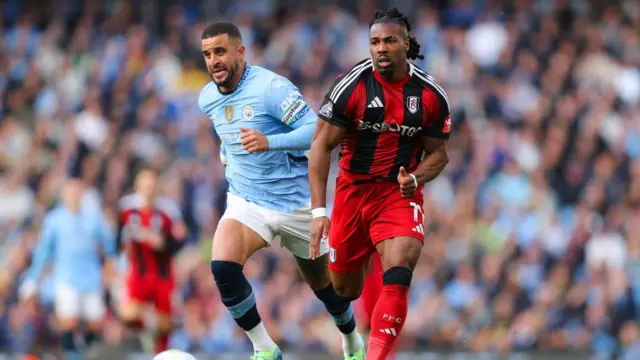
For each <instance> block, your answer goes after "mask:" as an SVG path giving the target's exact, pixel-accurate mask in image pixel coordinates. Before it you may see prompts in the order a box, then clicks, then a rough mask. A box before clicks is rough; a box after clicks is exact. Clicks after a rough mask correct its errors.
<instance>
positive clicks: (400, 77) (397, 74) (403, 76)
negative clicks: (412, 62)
mask: <svg viewBox="0 0 640 360" xmlns="http://www.w3.org/2000/svg"><path fill="white" fill-rule="evenodd" d="M376 73H377V75H378V76H379V77H380V78H381V79H382V80H384V81H385V82H388V83H392V84H393V83H403V82H404V81H406V80H407V78H408V77H409V63H408V62H405V64H404V66H402V65H400V66H399V67H398V70H396V71H394V72H393V73H391V74H388V75H382V74H381V73H379V72H377V71H376Z"/></svg>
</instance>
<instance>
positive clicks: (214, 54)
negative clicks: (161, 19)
mask: <svg viewBox="0 0 640 360" xmlns="http://www.w3.org/2000/svg"><path fill="white" fill-rule="evenodd" d="M202 53H203V55H204V59H205V62H206V65H207V69H208V71H209V73H210V74H211V78H212V80H213V81H212V82H211V83H209V84H208V85H207V86H206V87H205V88H204V89H203V90H202V92H201V94H200V98H199V104H200V107H201V108H202V111H204V112H205V113H206V114H207V116H209V118H210V119H211V120H212V121H213V124H214V126H215V129H216V132H217V134H218V136H219V137H220V139H221V140H222V144H223V151H224V154H225V155H224V156H223V162H225V163H226V165H227V166H226V177H227V180H228V182H229V194H228V198H227V209H226V211H225V213H224V215H223V217H222V219H221V220H220V224H219V225H218V228H217V230H216V233H215V235H214V239H213V246H212V261H211V272H212V273H213V276H214V278H215V281H216V284H217V286H218V289H219V290H220V295H221V298H222V302H223V303H224V305H225V306H226V307H227V308H228V310H229V311H230V312H231V314H232V315H233V317H234V318H235V320H236V323H237V324H238V326H240V327H241V328H242V329H243V330H244V331H245V332H246V333H247V335H248V337H249V339H250V340H251V342H252V343H253V347H254V356H253V357H252V359H255V360H276V359H281V358H282V354H281V352H280V349H279V348H278V346H277V345H276V344H275V343H274V341H273V340H272V339H271V337H270V336H269V334H268V333H267V331H266V329H265V327H264V325H263V323H262V321H261V319H260V315H259V314H258V310H257V308H256V300H255V296H254V294H253V291H252V289H251V285H250V284H249V282H248V281H247V279H246V278H245V276H244V274H243V272H242V270H243V266H244V263H245V262H246V260H247V258H249V256H251V255H252V254H253V253H254V252H256V251H258V250H259V249H261V248H263V247H265V246H268V245H269V244H270V243H271V242H272V240H273V239H274V238H275V237H276V236H278V235H279V236H280V239H281V244H282V246H283V247H286V248H287V249H288V250H289V251H291V252H292V253H293V255H294V256H295V258H296V261H297V263H298V267H299V269H300V273H301V274H302V277H303V278H304V280H305V281H306V282H307V283H308V284H309V286H310V287H311V288H312V289H313V291H314V293H315V294H316V296H317V297H318V298H319V299H320V300H321V301H322V302H323V303H324V305H325V307H326V308H327V310H328V311H329V313H330V314H331V315H332V317H333V319H334V322H335V323H336V325H337V326H338V328H339V329H340V332H341V333H342V338H343V341H342V347H343V350H344V355H345V359H354V360H355V359H364V345H363V341H362V338H361V337H360V335H359V334H358V333H357V331H356V326H355V320H354V317H353V310H352V307H351V304H350V302H349V301H348V300H345V299H344V298H342V297H340V296H338V295H337V294H336V292H335V290H334V288H333V286H332V285H331V281H330V277H329V271H328V269H327V258H326V256H324V255H325V254H326V253H327V252H328V247H327V244H326V243H324V244H320V245H319V250H318V253H319V257H318V258H317V259H315V260H310V259H309V237H310V230H311V218H312V217H311V207H310V200H309V197H310V194H309V180H308V170H307V165H308V160H307V158H306V156H305V154H304V150H307V149H309V146H310V144H311V137H312V135H313V131H314V128H315V124H316V117H315V114H314V112H313V111H312V110H311V109H310V107H309V106H308V105H307V104H306V103H305V101H304V99H303V98H302V95H301V94H300V92H299V90H298V89H297V88H296V87H295V86H294V85H293V84H292V83H291V82H290V81H289V80H287V79H285V78H283V77H282V76H279V75H277V74H275V73H273V72H271V71H269V70H266V69H264V68H261V67H259V66H250V65H248V64H247V63H246V62H245V60H244V54H245V47H244V46H243V44H242V38H241V35H240V32H239V30H238V28H237V27H236V26H235V25H233V24H231V23H216V24H212V25H211V26H209V27H208V28H207V29H205V30H204V32H203V34H202Z"/></svg>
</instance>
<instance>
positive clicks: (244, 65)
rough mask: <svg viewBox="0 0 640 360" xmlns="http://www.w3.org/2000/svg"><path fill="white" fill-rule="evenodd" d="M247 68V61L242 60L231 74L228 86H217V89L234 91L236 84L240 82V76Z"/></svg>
mask: <svg viewBox="0 0 640 360" xmlns="http://www.w3.org/2000/svg"><path fill="white" fill-rule="evenodd" d="M246 68H247V63H246V62H242V63H240V66H239V67H238V71H237V72H236V73H235V74H233V79H232V81H231V83H230V84H229V86H225V87H222V86H220V87H218V89H219V90H220V92H222V93H230V92H232V91H234V90H235V89H236V88H237V87H238V84H240V80H242V76H244V71H245V69H246Z"/></svg>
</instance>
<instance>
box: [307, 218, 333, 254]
mask: <svg viewBox="0 0 640 360" xmlns="http://www.w3.org/2000/svg"><path fill="white" fill-rule="evenodd" d="M330 226H331V222H330V221H329V218H328V217H326V216H323V217H319V218H315V219H313V223H312V224H311V240H310V242H309V258H310V259H311V260H315V259H317V258H318V257H320V243H321V242H322V240H324V239H326V238H327V237H329V227H330Z"/></svg>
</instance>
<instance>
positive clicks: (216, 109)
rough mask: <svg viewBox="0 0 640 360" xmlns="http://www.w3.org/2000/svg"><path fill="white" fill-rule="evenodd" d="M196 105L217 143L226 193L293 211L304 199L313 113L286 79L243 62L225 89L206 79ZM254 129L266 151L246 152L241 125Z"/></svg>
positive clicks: (306, 196) (308, 196)
mask: <svg viewBox="0 0 640 360" xmlns="http://www.w3.org/2000/svg"><path fill="white" fill-rule="evenodd" d="M198 103H199V105H200V108H201V109H202V111H203V112H204V113H205V114H207V116H208V117H209V118H210V119H211V120H212V121H213V125H214V126H215V129H216V132H217V134H218V136H219V137H220V139H221V141H222V149H221V156H223V158H224V160H223V161H226V163H227V167H226V178H227V181H228V182H229V191H230V192H231V193H232V194H233V195H236V196H239V197H242V198H244V199H245V200H246V201H249V202H252V203H255V204H257V205H260V206H263V207H265V208H267V209H271V210H276V211H281V212H292V211H294V210H296V209H297V208H299V207H301V206H302V205H304V204H306V203H308V202H309V198H310V193H309V178H308V170H307V169H308V161H307V158H306V156H305V155H304V151H305V150H308V149H309V147H310V146H311V138H312V136H313V131H314V129H315V124H316V115H315V113H314V112H313V110H311V108H310V107H309V105H307V103H306V102H305V101H304V100H303V98H302V95H301V94H300V91H299V90H298V88H297V87H296V86H295V85H293V84H292V83H291V82H290V81H289V80H288V79H286V78H284V77H282V76H280V75H277V74H275V73H274V72H272V71H269V70H267V69H264V68H262V67H259V66H249V65H248V64H247V65H246V68H245V71H244V74H243V76H242V79H241V80H240V82H239V84H238V86H237V87H236V89H235V90H234V91H232V92H230V93H221V92H220V90H219V89H218V87H217V86H216V84H215V83H213V82H210V83H209V84H208V85H206V86H205V87H204V89H203V90H202V92H201V93H200V98H199V99H198ZM241 127H242V128H247V129H252V130H258V131H260V132H261V133H262V134H264V135H265V136H266V137H267V139H268V141H269V151H267V152H262V153H249V152H247V151H246V150H244V148H243V147H242V144H241V143H240V135H241V131H240V128H241Z"/></svg>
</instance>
